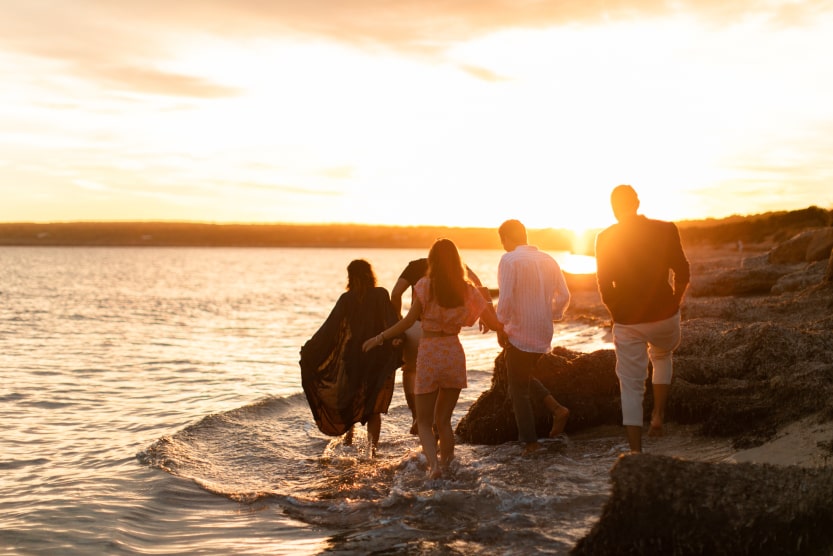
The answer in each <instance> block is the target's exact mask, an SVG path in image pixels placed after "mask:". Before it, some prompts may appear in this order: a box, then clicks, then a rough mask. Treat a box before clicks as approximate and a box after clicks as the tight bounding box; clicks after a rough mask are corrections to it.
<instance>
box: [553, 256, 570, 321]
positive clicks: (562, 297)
mask: <svg viewBox="0 0 833 556" xmlns="http://www.w3.org/2000/svg"><path fill="white" fill-rule="evenodd" d="M569 304H570V289H569V288H568V287H567V280H566V278H564V273H563V272H562V271H561V267H560V266H558V263H556V264H555V292H554V297H553V299H552V320H561V319H563V318H564V312H565V311H566V310H567V306H568V305H569Z"/></svg>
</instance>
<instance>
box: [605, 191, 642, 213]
mask: <svg viewBox="0 0 833 556" xmlns="http://www.w3.org/2000/svg"><path fill="white" fill-rule="evenodd" d="M610 205H611V206H612V207H613V208H614V209H624V210H625V211H631V210H633V211H635V210H636V209H637V208H639V197H638V196H637V194H636V190H635V189H634V188H633V187H631V186H630V185H617V186H616V187H614V188H613V191H611V192H610Z"/></svg>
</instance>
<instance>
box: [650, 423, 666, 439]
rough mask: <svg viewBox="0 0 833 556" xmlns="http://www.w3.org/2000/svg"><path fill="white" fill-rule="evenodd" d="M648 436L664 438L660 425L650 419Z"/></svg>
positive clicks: (663, 431)
mask: <svg viewBox="0 0 833 556" xmlns="http://www.w3.org/2000/svg"><path fill="white" fill-rule="evenodd" d="M648 436H654V437H656V436H665V430H664V429H663V427H662V423H661V422H659V421H654V420H653V419H651V426H650V427H648Z"/></svg>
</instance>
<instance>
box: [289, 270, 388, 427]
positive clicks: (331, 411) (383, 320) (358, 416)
mask: <svg viewBox="0 0 833 556" xmlns="http://www.w3.org/2000/svg"><path fill="white" fill-rule="evenodd" d="M398 320H399V317H398V316H397V315H396V313H395V312H394V309H393V305H392V304H391V302H390V296H389V295H388V292H387V290H386V289H385V288H381V287H377V288H373V289H371V290H368V291H367V292H365V294H364V296H363V297H360V296H359V295H358V293H356V292H355V291H347V292H345V293H343V294H342V295H341V297H340V298H339V299H338V302H337V303H336V305H335V307H333V310H332V311H331V312H330V316H329V317H327V320H326V321H324V324H322V325H321V328H319V329H318V332H316V333H315V334H314V335H313V336H312V338H310V339H309V340H308V341H307V342H306V343H305V344H304V346H303V347H302V348H301V361H300V364H301V384H302V386H303V388H304V393H305V394H306V396H307V402H308V403H309V407H310V409H311V410H312V416H313V418H314V419H315V424H316V425H318V428H319V429H320V430H321V432H323V433H324V434H328V435H331V436H338V435H341V434H344V433H345V432H347V431H348V430H350V427H352V426H353V424H354V423H362V424H365V423H367V420H368V419H369V418H370V416H371V415H373V414H374V413H387V412H388V406H389V405H390V401H391V397H392V396H393V387H394V378H395V376H396V369H397V368H398V367H399V366H401V365H402V348H401V347H399V346H397V347H394V346H393V345H392V342H391V340H390V339H388V340H387V341H386V342H385V344H384V345H383V346H379V347H377V348H375V349H372V350H370V351H368V352H367V353H364V352H362V344H363V343H364V342H365V340H367V339H368V338H372V337H374V336H377V335H378V334H379V333H380V332H381V331H383V330H385V329H386V328H388V327H389V326H391V325H392V324H394V323H396V322H397V321H398Z"/></svg>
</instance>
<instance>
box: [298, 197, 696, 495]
mask: <svg viewBox="0 0 833 556" xmlns="http://www.w3.org/2000/svg"><path fill="white" fill-rule="evenodd" d="M611 206H612V208H613V212H614V215H615V217H616V219H617V221H618V223H617V224H614V225H613V226H611V227H609V228H607V229H606V230H604V231H603V232H601V233H600V234H599V235H598V237H597V242H596V258H597V279H598V286H599V292H600V294H601V297H602V301H603V302H604V304H605V306H606V307H607V309H608V311H609V312H610V314H611V317H612V319H613V323H614V324H613V339H614V348H615V350H616V373H617V376H618V377H619V383H620V391H621V394H622V415H623V424H624V425H625V428H626V433H627V438H628V441H629V446H630V449H631V450H632V451H641V449H642V444H641V434H642V423H643V421H642V419H643V417H642V403H643V396H644V389H645V381H646V378H647V376H648V362H649V360H650V361H651V362H652V363H653V376H652V382H653V394H654V408H653V411H652V415H651V420H650V427H649V432H650V434H661V433H662V427H663V422H664V417H665V415H664V414H665V404H666V401H667V399H668V389H669V385H670V383H671V376H672V352H673V350H674V349H675V348H676V347H677V345H678V344H679V342H680V313H679V307H680V303H681V302H682V298H683V295H684V293H685V290H686V288H687V285H688V282H689V265H688V261H687V260H686V257H685V254H684V253H683V249H682V246H681V243H680V238H679V233H678V231H677V228H676V226H675V225H674V224H673V223H670V222H663V221H659V220H650V219H648V218H646V217H644V216H641V215H638V214H637V210H638V207H639V199H638V197H637V195H636V192H635V191H634V189H633V188H632V187H631V186H627V185H623V186H618V187H616V188H615V189H614V190H613V192H612V194H611ZM498 234H499V236H500V241H501V244H502V245H503V248H504V250H505V251H506V252H505V253H504V254H503V255H502V256H501V259H500V262H499V264H498V276H497V282H498V295H499V297H498V303H497V307H495V306H494V305H493V302H492V299H491V295H490V293H489V291H488V289H486V288H485V287H483V285H482V283H481V281H480V279H479V278H478V277H477V276H476V275H475V274H474V273H473V272H472V271H471V269H469V268H468V267H466V266H465V265H464V264H463V261H462V260H461V258H460V254H459V251H458V249H457V246H456V245H455V244H454V243H453V242H452V241H451V240H449V239H439V240H437V241H436V242H435V243H434V244H433V245H432V246H431V249H430V251H429V253H428V257H427V258H424V259H417V260H415V261H411V262H410V263H409V264H408V265H407V267H406V268H405V270H404V271H403V272H402V274H401V276H400V278H399V280H397V283H396V284H395V285H394V287H393V290H392V291H391V296H390V297H389V296H388V292H387V290H386V289H385V288H383V287H380V286H377V285H376V278H375V275H374V273H373V270H372V267H371V265H370V264H369V263H368V262H367V261H365V260H361V259H359V260H355V261H352V262H351V263H350V264H349V265H348V267H347V273H348V282H347V291H346V292H345V293H343V294H342V295H341V297H340V298H339V300H338V302H337V303H336V305H335V307H334V308H333V310H332V311H331V313H330V315H329V316H328V318H327V319H326V321H325V322H324V324H323V325H322V326H321V328H320V329H319V330H318V331H317V332H316V333H315V334H314V335H313V337H312V338H311V339H310V340H309V341H308V342H307V343H306V344H304V346H303V348H302V349H301V361H300V364H301V375H302V384H303V388H304V392H305V393H306V396H307V400H308V402H309V404H310V409H311V410H312V414H313V417H314V419H315V422H316V424H317V425H318V427H319V429H320V430H321V431H322V432H324V433H326V434H329V435H347V437H346V438H347V441H349V440H350V439H351V438H352V428H353V425H354V424H355V423H362V424H366V425H367V430H368V439H369V441H370V444H371V447H372V450H373V452H374V453H375V449H376V446H377V444H378V441H379V435H380V428H381V413H386V412H387V408H388V406H389V404H390V401H391V398H392V394H393V384H394V376H395V371H396V369H397V368H399V367H400V366H401V367H402V371H403V374H402V378H403V380H402V382H403V389H404V392H405V398H406V401H407V403H408V406H409V408H410V409H411V412H412V416H413V425H412V427H411V433H412V434H417V435H418V436H419V441H420V444H421V446H422V451H423V454H424V455H425V458H426V461H427V464H428V475H429V477H430V478H434V479H435V478H439V477H442V476H443V473H444V472H445V471H446V470H447V469H448V467H449V465H450V464H451V462H452V461H453V459H454V432H453V430H452V427H451V417H452V413H453V411H454V408H455V406H456V404H457V400H458V397H459V395H460V392H461V390H462V389H463V388H465V387H466V385H467V383H466V358H465V353H464V351H463V346H462V344H461V343H460V339H459V333H460V330H461V329H462V328H463V327H466V326H473V325H474V324H475V323H476V322H478V321H479V323H480V329H481V331H483V332H488V331H494V332H496V335H497V340H498V343H499V345H500V346H501V347H502V348H503V349H504V352H505V361H506V367H507V378H508V384H509V395H510V397H511V400H512V409H513V411H514V414H515V422H516V424H517V428H518V439H519V440H520V441H521V442H522V443H523V444H524V448H523V450H524V452H525V453H530V452H533V451H535V450H537V449H538V448H539V447H540V444H539V442H538V435H537V432H536V429H535V416H534V413H533V403H532V402H533V399H537V400H540V401H541V402H542V403H543V405H544V407H546V408H547V409H548V410H549V411H550V413H551V414H552V427H551V429H550V432H549V435H550V436H551V437H555V436H557V435H559V434H561V433H562V432H563V431H564V428H565V426H566V424H567V421H568V419H569V416H570V411H569V409H568V408H566V407H564V406H563V405H561V404H560V403H559V402H558V400H557V399H556V397H555V396H554V395H553V394H552V393H551V392H549V391H548V390H547V389H546V388H545V387H544V385H543V384H542V383H541V382H540V381H539V380H537V379H536V378H535V377H534V370H535V365H536V363H537V361H538V359H539V358H540V357H541V356H542V355H544V354H546V353H548V352H549V351H550V349H551V342H552V337H553V321H557V320H561V319H562V318H563V316H564V313H565V311H566V309H567V306H568V305H569V303H570V291H569V289H568V287H567V283H566V280H565V278H564V274H563V272H562V271H561V268H560V267H559V265H558V263H557V262H556V261H555V259H553V258H552V257H551V256H550V255H548V254H547V253H544V252H543V251H541V250H539V249H538V248H537V247H535V246H533V245H529V243H528V240H527V232H526V228H525V226H524V225H523V223H521V222H520V221H518V220H507V221H505V222H504V223H503V224H501V226H500V228H499V229H498ZM408 289H411V291H412V300H411V306H410V309H409V311H408V312H407V314H405V315H404V316H402V315H401V308H402V299H401V298H402V295H403V294H404V292H405V291H407V290H408ZM438 441H439V450H438V448H437V442H438Z"/></svg>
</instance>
